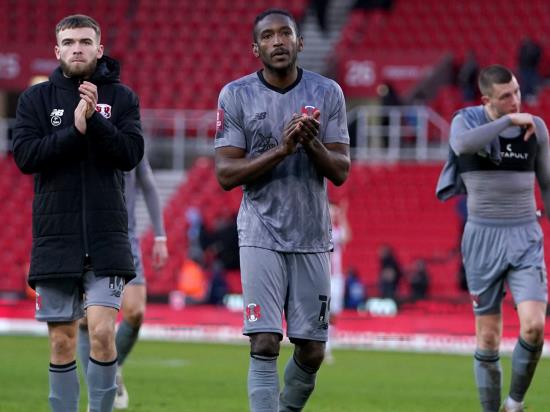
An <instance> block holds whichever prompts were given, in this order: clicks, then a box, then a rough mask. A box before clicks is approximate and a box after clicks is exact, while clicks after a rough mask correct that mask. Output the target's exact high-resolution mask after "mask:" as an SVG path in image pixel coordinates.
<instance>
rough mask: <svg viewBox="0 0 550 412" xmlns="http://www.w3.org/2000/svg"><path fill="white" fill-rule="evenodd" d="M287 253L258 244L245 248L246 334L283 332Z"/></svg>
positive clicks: (243, 268) (242, 274)
mask: <svg viewBox="0 0 550 412" xmlns="http://www.w3.org/2000/svg"><path fill="white" fill-rule="evenodd" d="M284 255H285V254H283V253H279V252H275V251H272V250H268V249H262V248H256V247H241V248H240V260H241V283H242V288H243V305H244V329H243V331H244V333H245V334H247V335H248V334H253V333H260V332H270V333H277V334H280V335H282V333H283V329H282V314H283V308H284V304H285V298H286V290H287V274H286V264H285V262H286V259H285V256H284Z"/></svg>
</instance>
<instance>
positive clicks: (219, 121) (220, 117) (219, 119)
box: [216, 109, 225, 133]
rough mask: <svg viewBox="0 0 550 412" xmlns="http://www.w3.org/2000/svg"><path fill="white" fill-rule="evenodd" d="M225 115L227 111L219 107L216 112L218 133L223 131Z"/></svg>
mask: <svg viewBox="0 0 550 412" xmlns="http://www.w3.org/2000/svg"><path fill="white" fill-rule="evenodd" d="M224 116H225V111H224V110H223V109H218V111H217V113H216V133H220V132H223V119H224Z"/></svg>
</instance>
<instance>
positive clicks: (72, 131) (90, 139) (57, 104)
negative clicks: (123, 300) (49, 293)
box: [13, 56, 143, 287]
mask: <svg viewBox="0 0 550 412" xmlns="http://www.w3.org/2000/svg"><path fill="white" fill-rule="evenodd" d="M119 76H120V68H119V64H118V62H116V61H115V60H113V59H110V58H108V57H106V56H104V57H103V58H101V59H100V60H99V61H98V65H97V69H96V71H95V73H94V75H93V76H92V77H91V79H90V81H91V82H92V83H94V84H96V85H97V87H98V96H99V97H98V105H97V110H96V112H95V113H94V114H93V115H92V117H91V118H90V119H88V121H87V130H86V134H85V135H82V134H80V133H79V132H78V130H77V129H76V128H75V126H74V110H75V108H76V106H77V104H78V102H79V100H80V97H79V92H78V84H79V82H78V80H77V79H72V78H66V77H65V76H63V74H62V72H61V69H60V68H58V69H57V70H55V71H54V72H53V73H52V75H51V76H50V79H49V81H47V82H44V83H40V84H37V85H35V86H33V87H31V88H29V89H28V90H26V91H25V92H24V93H23V94H22V95H21V97H20V99H19V104H18V107H17V119H16V124H15V129H14V136H13V153H14V157H15V161H16V163H17V165H18V166H19V168H20V169H21V170H22V171H23V173H29V174H30V173H32V174H34V201H33V242H32V255H31V264H30V272H29V284H30V285H31V286H32V287H34V283H35V282H36V281H37V280H41V279H54V278H74V277H80V276H82V273H83V267H84V262H85V258H86V256H89V259H90V261H91V264H92V266H93V268H94V270H95V272H96V274H97V275H99V276H105V275H117V276H123V277H126V278H127V279H128V280H129V279H131V278H133V277H134V276H135V272H134V264H133V259H132V253H131V251H130V244H129V241H128V215H127V212H126V205H125V200H124V177H123V173H122V171H126V170H131V169H133V168H134V167H135V166H136V165H137V164H138V163H139V161H140V160H141V158H142V157H143V137H142V132H141V123H140V117H139V103H138V99H137V96H136V95H135V94H134V93H133V92H132V91H131V90H130V89H129V88H128V87H126V86H124V85H122V84H121V83H120V80H119Z"/></svg>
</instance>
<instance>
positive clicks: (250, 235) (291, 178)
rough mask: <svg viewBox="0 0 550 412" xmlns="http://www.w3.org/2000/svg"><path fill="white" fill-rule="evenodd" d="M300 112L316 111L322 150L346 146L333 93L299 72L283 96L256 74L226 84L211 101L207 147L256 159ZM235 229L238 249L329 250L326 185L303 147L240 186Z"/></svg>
mask: <svg viewBox="0 0 550 412" xmlns="http://www.w3.org/2000/svg"><path fill="white" fill-rule="evenodd" d="M308 106H312V107H314V108H317V109H319V110H320V112H321V117H320V123H321V128H320V133H319V139H320V140H321V141H322V142H323V143H344V144H349V135H348V129H347V120H346V107H345V101H344V95H343V93H342V90H341V88H340V86H338V84H337V83H336V82H334V81H333V80H330V79H327V78H325V77H323V76H321V75H319V74H316V73H313V72H309V71H306V70H302V69H299V71H298V78H297V80H296V82H295V83H294V84H292V85H291V86H290V87H288V88H287V89H284V90H280V89H276V88H274V87H272V86H270V85H269V84H268V83H266V82H265V80H264V79H263V76H262V74H261V72H257V73H253V74H250V75H248V76H245V77H242V78H241V79H238V80H236V81H233V82H231V83H229V84H227V85H226V86H225V87H224V88H223V89H222V91H221V93H220V97H219V101H218V120H217V131H216V139H215V147H216V148H219V147H224V146H234V147H238V148H241V149H244V150H245V151H246V157H247V158H253V157H255V156H259V155H261V154H262V153H263V152H265V151H267V150H269V149H271V148H273V147H275V146H277V145H278V144H280V143H281V140H282V136H283V130H284V127H285V125H286V124H287V123H288V122H289V121H290V120H291V118H292V116H293V115H294V114H295V113H300V112H303V110H304V109H306V108H307V107H308ZM237 225H238V231H239V245H240V246H256V247H263V248H266V249H271V250H276V251H281V252H303V253H308V252H324V251H328V250H330V249H332V242H331V235H330V216H329V212H328V202H327V193H326V181H325V178H324V177H323V176H321V175H320V174H319V173H318V172H317V170H316V169H315V166H314V164H313V163H312V162H311V161H310V159H309V157H308V155H307V153H306V152H305V150H304V149H303V148H301V147H298V150H297V151H296V153H294V154H293V155H290V156H288V157H287V158H285V159H284V160H283V161H282V162H281V163H279V164H278V165H277V166H275V167H274V168H273V169H272V170H271V171H270V172H268V173H266V174H265V175H264V176H262V177H261V178H259V179H258V180H256V181H255V182H254V183H252V184H247V185H245V186H244V187H243V199H242V201H241V207H240V210H239V215H238V218H237Z"/></svg>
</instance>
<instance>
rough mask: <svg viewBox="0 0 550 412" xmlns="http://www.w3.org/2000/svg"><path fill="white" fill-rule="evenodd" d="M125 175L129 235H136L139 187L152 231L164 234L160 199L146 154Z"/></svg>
mask: <svg viewBox="0 0 550 412" xmlns="http://www.w3.org/2000/svg"><path fill="white" fill-rule="evenodd" d="M124 177H125V182H124V183H125V185H124V186H125V189H124V194H125V197H126V209H127V210H128V234H129V236H130V237H135V236H137V234H136V213H135V209H136V199H137V195H138V190H139V189H141V191H142V193H143V197H144V199H145V204H146V205H147V211H148V212H149V217H150V219H151V223H152V224H153V232H154V233H155V236H165V235H166V232H165V230H164V221H163V219H162V210H161V207H160V199H159V195H158V191H157V187H156V185H155V178H154V176H153V171H152V170H151V165H150V164H149V161H148V160H147V156H143V159H142V160H141V162H139V164H138V165H137V166H136V168H135V169H133V170H131V171H130V172H126V173H124Z"/></svg>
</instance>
